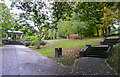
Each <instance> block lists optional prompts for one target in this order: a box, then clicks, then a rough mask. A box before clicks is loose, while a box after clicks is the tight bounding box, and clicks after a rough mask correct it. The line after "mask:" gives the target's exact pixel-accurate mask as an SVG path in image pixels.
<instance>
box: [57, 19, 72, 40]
mask: <svg viewBox="0 0 120 77" xmlns="http://www.w3.org/2000/svg"><path fill="white" fill-rule="evenodd" d="M57 26H58V32H59V34H62V35H64V36H68V38H69V39H70V37H69V35H70V32H71V27H72V22H71V21H61V22H58V25H57Z"/></svg>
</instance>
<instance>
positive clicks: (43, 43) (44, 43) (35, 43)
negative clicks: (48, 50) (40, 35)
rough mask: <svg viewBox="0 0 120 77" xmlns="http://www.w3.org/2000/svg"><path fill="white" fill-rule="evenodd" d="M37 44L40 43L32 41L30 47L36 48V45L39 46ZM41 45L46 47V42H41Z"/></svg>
mask: <svg viewBox="0 0 120 77" xmlns="http://www.w3.org/2000/svg"><path fill="white" fill-rule="evenodd" d="M37 43H38V40H32V41H31V44H30V45H31V46H35V45H37ZM40 45H43V46H44V45H46V42H44V41H41V43H40Z"/></svg>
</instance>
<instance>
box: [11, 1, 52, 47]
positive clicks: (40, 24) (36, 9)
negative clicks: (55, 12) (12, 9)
mask: <svg viewBox="0 0 120 77" xmlns="http://www.w3.org/2000/svg"><path fill="white" fill-rule="evenodd" d="M13 5H14V6H16V7H17V8H18V9H21V10H23V11H24V12H25V13H21V15H20V16H21V18H22V19H21V20H22V21H23V23H24V22H25V21H26V22H28V21H31V22H33V23H34V25H31V24H30V25H27V26H28V27H29V29H32V30H33V31H35V32H36V34H37V36H38V43H37V49H40V43H41V39H42V38H43V37H44V35H45V34H46V33H47V31H48V30H49V29H50V28H51V27H50V25H49V22H48V19H49V17H48V15H47V11H44V9H43V8H44V7H45V6H46V4H45V3H44V2H40V1H35V2H33V1H17V2H16V3H15V2H13V4H12V6H13ZM21 23H22V22H21ZM23 26H25V25H23Z"/></svg>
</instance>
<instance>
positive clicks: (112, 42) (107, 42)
mask: <svg viewBox="0 0 120 77" xmlns="http://www.w3.org/2000/svg"><path fill="white" fill-rule="evenodd" d="M119 42H120V40H119V38H112V39H103V40H102V41H101V42H100V44H101V45H115V44H117V43H119Z"/></svg>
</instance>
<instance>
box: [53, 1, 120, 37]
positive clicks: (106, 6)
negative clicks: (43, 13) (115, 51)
mask: <svg viewBox="0 0 120 77" xmlns="http://www.w3.org/2000/svg"><path fill="white" fill-rule="evenodd" d="M118 4H119V3H114V2H111V3H102V2H94V3H93V2H83V3H82V2H72V3H71V2H55V3H54V4H53V6H54V8H53V16H54V17H55V19H56V20H57V21H56V22H59V21H71V22H73V23H72V25H71V27H70V29H71V30H69V33H71V32H72V31H77V33H78V38H80V35H81V32H84V33H85V34H86V36H89V37H90V36H95V34H97V35H96V36H99V35H100V34H101V31H102V35H103V36H108V35H110V31H111V27H112V26H113V24H114V23H115V22H116V20H117V16H118V14H119V13H118V9H115V8H116V6H117V8H119V7H120V6H118ZM68 7H69V9H68ZM73 14H74V15H73ZM68 18H69V19H68ZM71 19H72V20H71ZM61 23H63V25H64V26H62V28H60V29H61V30H59V31H61V32H64V30H65V29H66V27H67V29H69V27H68V25H67V26H65V24H64V22H61ZM58 26H59V25H58ZM58 29H59V28H58ZM62 29H63V31H62ZM86 29H87V30H86ZM66 31H68V30H66ZM75 33H76V32H75Z"/></svg>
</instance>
